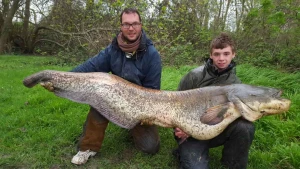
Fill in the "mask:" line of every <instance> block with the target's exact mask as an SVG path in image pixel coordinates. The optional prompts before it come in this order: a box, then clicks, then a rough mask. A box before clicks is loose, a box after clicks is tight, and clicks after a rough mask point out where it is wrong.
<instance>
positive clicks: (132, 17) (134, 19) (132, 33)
mask: <svg viewBox="0 0 300 169" xmlns="http://www.w3.org/2000/svg"><path fill="white" fill-rule="evenodd" d="M122 24H129V25H130V24H140V25H136V26H135V27H133V26H132V25H131V26H129V28H127V29H126V28H124V27H123V26H122ZM122 24H121V31H122V33H123V36H124V38H125V40H126V41H129V42H134V41H136V40H137V38H138V37H139V36H140V34H141V31H142V24H141V22H140V19H139V16H138V14H137V13H129V14H126V13H124V14H123V15H122Z"/></svg>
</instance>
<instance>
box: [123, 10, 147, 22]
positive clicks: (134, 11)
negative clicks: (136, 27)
mask: <svg viewBox="0 0 300 169" xmlns="http://www.w3.org/2000/svg"><path fill="white" fill-rule="evenodd" d="M124 13H126V14H130V13H136V14H138V16H139V19H140V22H142V19H141V15H140V13H139V11H138V10H137V9H135V8H125V9H124V10H123V11H122V13H121V15H120V22H121V23H122V16H123V14H124Z"/></svg>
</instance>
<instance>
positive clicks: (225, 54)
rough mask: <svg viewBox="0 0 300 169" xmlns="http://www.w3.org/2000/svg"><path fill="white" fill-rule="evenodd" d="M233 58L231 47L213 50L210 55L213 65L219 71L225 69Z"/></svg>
mask: <svg viewBox="0 0 300 169" xmlns="http://www.w3.org/2000/svg"><path fill="white" fill-rule="evenodd" d="M234 57H235V53H233V52H232V48H231V46H227V47H225V48H223V49H213V50H212V53H211V54H210V58H211V59H212V60H213V64H214V65H215V66H216V67H217V68H218V70H219V71H222V70H224V69H226V68H227V67H228V65H229V64H230V63H231V61H232V59H233V58H234Z"/></svg>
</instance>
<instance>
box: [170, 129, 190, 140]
mask: <svg viewBox="0 0 300 169" xmlns="http://www.w3.org/2000/svg"><path fill="white" fill-rule="evenodd" d="M174 133H175V136H177V137H178V138H181V139H183V140H185V139H187V138H188V137H189V135H188V134H186V133H185V132H184V131H182V130H181V129H180V128H178V127H176V128H175V129H174Z"/></svg>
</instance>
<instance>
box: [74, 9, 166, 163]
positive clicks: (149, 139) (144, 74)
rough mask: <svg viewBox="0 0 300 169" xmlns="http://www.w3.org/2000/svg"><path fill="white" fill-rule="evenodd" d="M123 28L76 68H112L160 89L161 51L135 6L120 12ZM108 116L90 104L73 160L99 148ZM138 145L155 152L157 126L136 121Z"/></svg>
mask: <svg viewBox="0 0 300 169" xmlns="http://www.w3.org/2000/svg"><path fill="white" fill-rule="evenodd" d="M120 21H121V31H120V33H119V34H118V35H117V36H116V37H115V38H114V40H113V41H112V43H111V44H110V45H109V46H108V47H107V48H106V49H104V50H102V51H101V52H100V53H99V54H98V55H96V56H95V57H93V58H90V59H89V60H87V61H86V62H85V63H83V64H81V65H79V66H78V67H76V68H75V69H73V70H72V71H73V72H111V73H112V74H115V75H117V76H120V77H122V78H124V79H126V80H128V81H130V82H133V83H135V84H137V85H140V86H143V87H147V88H152V89H160V82H161V70H162V67H161V59H160V55H159V53H158V51H157V50H156V49H155V47H154V46H153V43H152V41H151V40H150V39H148V38H147V36H146V34H145V32H144V31H143V29H142V21H141V17H140V14H139V12H138V11H137V10H136V9H132V8H127V9H125V10H123V11H122V13H121V15H120ZM107 125H108V120H107V119H106V118H105V117H103V116H102V115H101V114H100V113H99V112H97V111H96V110H95V109H94V108H93V107H91V108H90V111H89V113H88V116H87V119H86V122H85V125H84V127H83V133H82V136H81V138H80V140H79V143H78V149H79V152H78V153H77V154H76V155H75V156H74V157H73V159H72V160H71V162H72V163H74V164H77V165H80V164H84V163H86V162H87V160H88V159H89V157H91V156H94V155H96V153H97V152H98V151H99V150H100V148H101V145H102V142H103V139H104V134H105V129H106V127H107ZM130 134H131V136H132V137H133V141H134V143H135V146H136V148H137V149H139V150H141V151H143V152H145V153H149V154H155V153H157V152H158V150H159V145H160V138H159V135H158V129H157V127H156V126H142V125H137V126H136V127H135V128H133V129H132V130H130Z"/></svg>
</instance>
